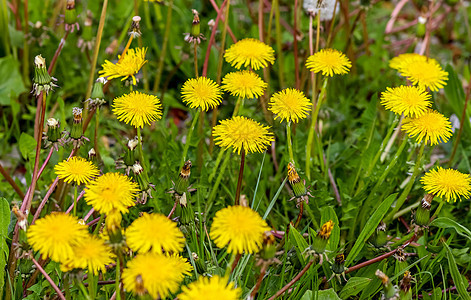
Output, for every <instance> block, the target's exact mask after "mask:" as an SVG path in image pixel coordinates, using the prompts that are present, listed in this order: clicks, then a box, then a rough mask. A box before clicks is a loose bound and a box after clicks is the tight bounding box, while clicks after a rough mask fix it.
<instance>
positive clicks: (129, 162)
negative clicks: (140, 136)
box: [123, 137, 139, 167]
mask: <svg viewBox="0 0 471 300" xmlns="http://www.w3.org/2000/svg"><path fill="white" fill-rule="evenodd" d="M138 144H139V142H138V140H137V137H136V138H133V139H130V140H129V141H128V143H127V149H126V152H125V153H124V157H123V162H124V165H126V166H127V167H131V166H133V165H134V164H135V163H136V157H135V151H134V150H135V149H136V147H137V145H138Z"/></svg>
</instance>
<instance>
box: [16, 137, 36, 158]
mask: <svg viewBox="0 0 471 300" xmlns="http://www.w3.org/2000/svg"><path fill="white" fill-rule="evenodd" d="M19 147H20V152H21V155H22V156H23V158H24V159H28V158H29V157H31V155H33V156H34V154H35V150H36V140H35V139H34V137H32V136H30V135H29V134H27V133H24V132H22V133H21V136H20V142H19Z"/></svg>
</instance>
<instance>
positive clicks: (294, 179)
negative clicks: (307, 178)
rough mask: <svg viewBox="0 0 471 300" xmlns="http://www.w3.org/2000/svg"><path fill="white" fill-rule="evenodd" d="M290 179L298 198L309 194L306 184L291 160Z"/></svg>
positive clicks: (289, 164) (289, 165) (289, 167)
mask: <svg viewBox="0 0 471 300" xmlns="http://www.w3.org/2000/svg"><path fill="white" fill-rule="evenodd" d="M288 181H289V184H290V185H291V188H292V189H293V192H294V196H295V197H296V198H299V197H303V196H305V195H306V194H307V189H306V186H305V185H304V182H303V181H302V180H301V178H300V177H299V175H298V172H296V169H295V167H294V165H293V164H292V163H291V162H290V163H288Z"/></svg>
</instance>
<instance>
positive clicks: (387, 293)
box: [375, 270, 399, 299]
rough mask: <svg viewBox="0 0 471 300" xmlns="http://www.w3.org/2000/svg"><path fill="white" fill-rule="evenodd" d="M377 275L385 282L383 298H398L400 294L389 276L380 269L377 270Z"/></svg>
mask: <svg viewBox="0 0 471 300" xmlns="http://www.w3.org/2000/svg"><path fill="white" fill-rule="evenodd" d="M375 275H376V276H378V278H379V279H381V282H382V283H383V298H382V299H397V298H398V297H399V295H398V294H397V291H396V288H395V287H394V286H393V284H392V283H391V281H390V280H389V277H388V276H387V275H386V274H384V273H383V272H381V271H380V270H376V273H375Z"/></svg>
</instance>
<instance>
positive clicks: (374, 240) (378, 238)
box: [369, 221, 388, 248]
mask: <svg viewBox="0 0 471 300" xmlns="http://www.w3.org/2000/svg"><path fill="white" fill-rule="evenodd" d="M369 242H370V243H371V244H372V245H373V246H375V247H376V248H381V247H383V246H384V245H386V243H387V242H388V235H387V234H386V224H385V223H384V222H383V221H381V222H380V223H379V224H378V227H376V230H375V231H374V232H373V234H372V235H371V237H370V239H369Z"/></svg>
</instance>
